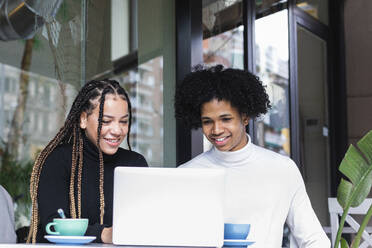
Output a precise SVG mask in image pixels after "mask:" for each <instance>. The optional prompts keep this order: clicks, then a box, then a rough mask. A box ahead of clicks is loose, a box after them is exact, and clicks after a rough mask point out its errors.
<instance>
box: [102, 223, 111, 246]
mask: <svg viewBox="0 0 372 248" xmlns="http://www.w3.org/2000/svg"><path fill="white" fill-rule="evenodd" d="M101 239H102V243H106V244H112V227H105V228H103V230H102V233H101Z"/></svg>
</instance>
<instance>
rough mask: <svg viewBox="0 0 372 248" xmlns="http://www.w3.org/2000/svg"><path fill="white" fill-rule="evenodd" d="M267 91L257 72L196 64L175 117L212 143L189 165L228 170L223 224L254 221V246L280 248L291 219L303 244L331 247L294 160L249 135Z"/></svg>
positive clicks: (264, 108) (178, 96)
mask: <svg viewBox="0 0 372 248" xmlns="http://www.w3.org/2000/svg"><path fill="white" fill-rule="evenodd" d="M269 107H270V102H269V98H268V95H267V94H266V92H265V88H264V87H263V86H262V83H261V82H260V81H259V79H258V78H257V77H256V76H254V75H253V74H251V73H249V72H246V71H243V70H238V69H224V68H223V66H222V65H218V66H215V67H211V68H202V67H201V66H199V67H197V68H196V70H195V71H194V72H192V73H190V74H188V75H187V76H186V77H185V79H184V80H183V82H182V83H181V84H180V85H178V86H177V89H176V95H175V112H176V113H175V115H176V118H178V119H180V120H181V121H182V122H183V123H185V124H186V125H187V126H189V127H190V128H199V127H201V128H202V131H203V133H204V135H205V137H206V138H207V139H208V140H209V141H210V142H211V143H212V144H213V147H212V148H211V149H210V150H209V151H206V152H204V153H202V154H200V155H199V156H197V157H195V158H194V159H192V160H191V161H189V162H187V163H185V164H183V165H181V167H186V168H189V167H190V168H224V169H225V170H226V181H225V182H226V198H225V222H229V223H250V224H251V231H250V234H249V239H250V240H253V241H255V244H253V245H252V248H254V247H265V248H272V247H273V248H274V247H275V248H276V247H282V239H283V228H284V224H285V223H287V224H288V226H289V228H290V230H291V232H292V234H293V237H294V238H295V239H296V241H297V244H298V246H299V247H302V248H304V247H306V248H309V247H313V248H326V247H327V248H329V247H330V242H329V239H328V238H327V236H326V235H325V233H324V231H323V229H322V226H321V225H320V223H319V221H318V219H317V217H316V215H315V213H314V210H313V208H312V206H311V203H310V200H309V197H308V195H307V193H306V189H305V185H304V182H303V179H302V177H301V174H300V172H299V170H298V168H297V166H296V164H295V163H294V162H293V161H292V160H291V159H290V158H288V157H285V156H283V155H280V154H278V153H275V152H272V151H269V150H266V149H264V148H262V147H259V146H256V145H254V144H253V143H252V142H251V138H250V137H249V135H248V134H247V133H246V127H247V125H248V122H249V120H252V119H254V118H256V117H258V116H259V115H261V114H265V113H266V112H267V109H268V108H269Z"/></svg>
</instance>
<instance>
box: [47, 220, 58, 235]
mask: <svg viewBox="0 0 372 248" xmlns="http://www.w3.org/2000/svg"><path fill="white" fill-rule="evenodd" d="M54 225H57V223H56V222H50V223H48V224H47V225H46V227H45V231H46V232H47V233H48V234H52V235H59V232H53V231H52V230H50V227H51V226H54Z"/></svg>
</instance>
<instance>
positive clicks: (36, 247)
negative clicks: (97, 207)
mask: <svg viewBox="0 0 372 248" xmlns="http://www.w3.org/2000/svg"><path fill="white" fill-rule="evenodd" d="M3 247H4V248H5V247H17V248H23V247H24V248H30V247H33V248H39V247H40V248H48V247H53V248H56V247H62V248H84V247H89V248H92V247H123V248H124V247H125V248H140V247H141V246H121V245H112V244H111V245H110V244H97V243H91V244H85V245H67V244H63V245H58V244H41V243H40V244H0V248H3ZM143 247H146V248H150V247H151V246H143ZM153 247H156V248H160V246H153ZM167 248H169V246H167ZM178 248H179V247H178Z"/></svg>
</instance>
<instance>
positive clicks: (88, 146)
mask: <svg viewBox="0 0 372 248" xmlns="http://www.w3.org/2000/svg"><path fill="white" fill-rule="evenodd" d="M131 119H132V115H131V104H130V101H129V98H128V95H127V93H126V92H125V90H124V89H123V88H122V87H121V86H120V85H119V83H118V82H116V81H114V80H102V81H90V82H88V83H86V84H85V85H84V87H83V88H82V89H81V90H80V92H79V93H78V95H77V97H76V99H75V100H74V102H73V104H72V107H71V110H70V113H69V114H68V116H67V119H66V121H65V123H64V125H63V127H62V128H61V129H60V131H59V132H58V133H57V135H56V136H55V137H54V138H53V139H52V140H51V141H50V143H49V144H48V145H47V146H46V147H45V148H44V150H43V151H42V152H41V153H40V155H39V156H38V158H37V160H36V162H35V164H34V167H33V171H32V176H31V185H30V193H31V200H32V218H31V226H30V232H29V236H28V242H32V243H35V242H46V240H45V239H44V235H45V226H46V225H47V223H49V222H52V221H53V218H58V217H59V216H58V214H57V209H59V208H62V209H63V210H64V212H65V213H66V216H67V217H70V218H88V219H89V226H88V229H87V231H86V233H85V235H89V236H96V242H104V243H111V242H112V228H111V225H112V204H113V203H112V201H113V172H114V168H115V167H116V166H147V163H146V160H145V159H144V157H143V156H142V155H140V154H138V153H136V152H133V151H131V147H130V144H129V133H130V124H131ZM125 138H127V143H128V147H129V150H126V149H123V148H120V147H119V145H120V144H121V143H122V142H123V140H124V139H125Z"/></svg>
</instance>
